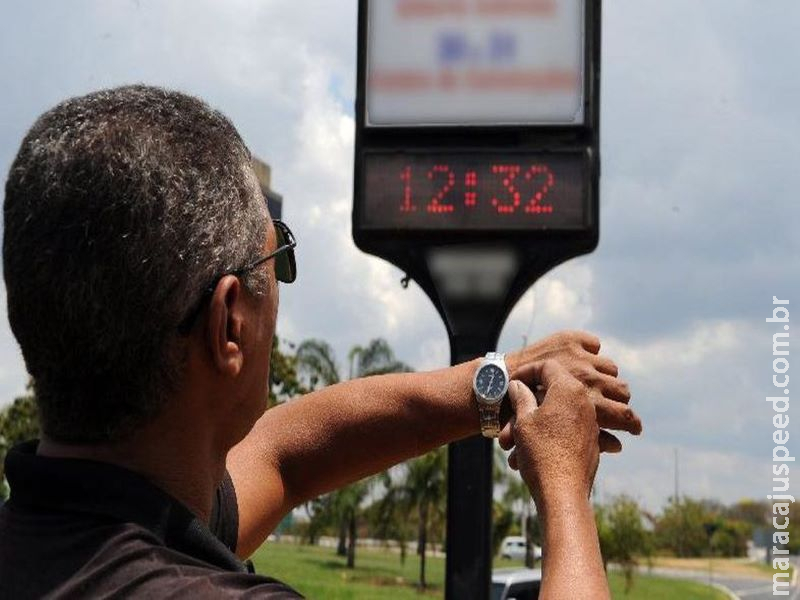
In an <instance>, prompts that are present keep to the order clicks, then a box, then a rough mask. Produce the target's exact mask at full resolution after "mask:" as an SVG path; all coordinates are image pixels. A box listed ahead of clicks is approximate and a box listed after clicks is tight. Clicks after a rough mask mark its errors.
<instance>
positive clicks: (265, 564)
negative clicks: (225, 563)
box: [252, 542, 726, 600]
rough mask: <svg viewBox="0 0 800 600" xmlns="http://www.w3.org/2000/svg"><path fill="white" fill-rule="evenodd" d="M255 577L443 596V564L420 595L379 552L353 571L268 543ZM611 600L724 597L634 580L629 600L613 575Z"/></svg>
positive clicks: (353, 590)
mask: <svg viewBox="0 0 800 600" xmlns="http://www.w3.org/2000/svg"><path fill="white" fill-rule="evenodd" d="M252 558H253V563H254V564H255V566H256V571H257V572H258V573H261V574H264V575H269V576H271V577H275V578H276V579H280V580H281V581H285V582H286V583H288V584H289V585H291V586H293V587H294V588H295V589H297V590H298V591H299V592H301V593H302V594H304V595H305V596H307V597H308V598H310V599H312V600H313V599H321V600H329V599H330V600H351V599H353V600H356V599H359V600H360V599H365V600H373V599H374V600H384V599H386V600H389V599H398V600H404V599H416V600H420V599H421V598H441V597H443V596H444V559H443V558H433V557H429V558H428V560H427V572H428V583H429V588H428V589H427V590H426V591H425V592H424V593H420V592H418V591H417V588H416V581H417V577H418V574H419V560H418V559H417V556H416V555H415V554H413V553H412V554H409V556H408V558H407V559H406V564H405V565H404V566H403V565H401V564H400V556H399V555H398V554H393V553H390V552H386V551H382V550H369V549H364V548H359V549H358V552H357V553H356V568H355V569H354V570H352V571H351V570H348V569H347V568H345V561H344V559H343V558H341V557H338V556H336V553H335V550H334V549H333V548H319V547H316V546H299V545H295V544H277V543H274V542H268V543H266V544H264V545H263V546H262V547H261V548H260V549H259V550H258V551H257V552H256V553H255V554H254V555H253V557H252ZM518 564H519V563H514V562H511V561H502V563H501V562H500V561H498V562H497V564H496V565H495V566H496V567H501V566H517V565H518ZM609 581H610V585H611V592H612V595H613V596H614V597H615V598H624V599H629V600H639V599H642V600H643V599H648V600H668V599H672V598H674V599H681V600H701V599H706V600H724V599H725V598H726V596H725V595H723V594H721V593H720V592H718V591H717V590H713V589H711V588H708V587H706V586H703V585H700V584H696V583H689V582H682V581H674V580H669V579H660V578H656V577H645V576H640V577H637V578H636V580H635V583H634V587H633V590H632V591H631V593H630V594H629V595H627V596H626V595H625V593H624V587H625V586H624V581H623V579H622V577H621V576H620V575H618V574H616V573H611V574H610V576H609Z"/></svg>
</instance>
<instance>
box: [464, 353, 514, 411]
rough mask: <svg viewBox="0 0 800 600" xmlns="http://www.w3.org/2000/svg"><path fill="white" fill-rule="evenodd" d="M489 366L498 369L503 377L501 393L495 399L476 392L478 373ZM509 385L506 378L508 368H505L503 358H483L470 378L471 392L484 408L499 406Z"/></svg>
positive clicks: (507, 377)
mask: <svg viewBox="0 0 800 600" xmlns="http://www.w3.org/2000/svg"><path fill="white" fill-rule="evenodd" d="M489 366H496V367H499V368H500V370H501V371H502V372H503V375H504V376H505V383H504V384H503V391H502V392H501V393H500V395H498V396H497V397H492V398H490V397H488V396H485V395H483V394H482V393H481V392H480V391H478V375H480V372H481V371H483V370H484V369H485V368H486V367H489ZM509 383H511V382H510V381H509V376H508V367H506V361H505V357H503V358H484V359H483V360H482V361H481V364H480V366H479V367H478V368H477V369H476V370H475V374H474V375H473V376H472V391H473V392H474V393H475V399H476V400H477V401H478V402H479V403H480V404H483V405H484V406H494V405H496V404H499V403H500V402H502V401H503V398H505V397H506V394H507V393H508V385H509Z"/></svg>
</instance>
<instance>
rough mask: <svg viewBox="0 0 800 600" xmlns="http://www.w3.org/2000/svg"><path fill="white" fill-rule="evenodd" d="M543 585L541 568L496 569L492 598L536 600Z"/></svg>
mask: <svg viewBox="0 0 800 600" xmlns="http://www.w3.org/2000/svg"><path fill="white" fill-rule="evenodd" d="M541 585H542V570H541V569H495V570H494V571H492V589H491V592H492V593H491V599H492V600H536V599H537V598H538V597H539V588H540V587H541Z"/></svg>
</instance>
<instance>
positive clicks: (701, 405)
mask: <svg viewBox="0 0 800 600" xmlns="http://www.w3.org/2000/svg"><path fill="white" fill-rule="evenodd" d="M797 23H800V4H798V3H797V2H796V1H794V0H772V1H771V2H763V1H762V0H702V2H698V1H697V0H670V2H663V1H662V0H614V1H613V2H607V3H606V6H605V8H604V24H603V26H604V47H603V53H604V57H603V104H602V106H603V112H602V127H603V138H602V157H603V180H602V195H601V203H602V221H601V243H600V247H599V248H598V250H597V251H596V252H595V253H594V254H592V255H591V256H587V257H583V258H580V259H577V260H574V261H571V262H569V263H568V264H565V265H563V266H561V267H560V268H558V269H556V270H554V271H552V272H551V273H550V274H549V275H547V276H546V277H545V278H543V279H542V280H540V281H539V282H538V283H537V284H536V285H535V286H534V287H533V288H532V289H531V290H530V291H529V292H528V294H526V295H525V296H524V297H523V298H522V300H521V301H520V303H519V305H518V306H517V307H516V309H515V310H514V312H513V313H512V315H511V317H510V319H509V321H508V323H507V324H506V327H505V330H504V332H503V335H502V338H501V348H502V349H504V350H510V349H513V348H515V347H518V346H519V345H520V344H521V343H522V340H523V337H524V336H528V337H529V338H530V339H534V338H537V337H541V336H544V335H546V334H548V333H551V332H553V331H556V330H559V329H563V328H586V329H589V330H591V331H594V332H596V333H597V334H598V335H600V336H601V337H602V338H603V340H604V348H605V351H606V352H607V353H608V354H609V355H611V356H612V357H614V358H615V359H616V360H617V362H618V363H619V364H620V365H621V369H622V373H623V376H624V377H625V378H627V379H628V380H629V381H630V383H631V387H632V389H633V391H634V394H635V400H634V401H635V405H636V407H637V409H638V410H639V412H640V413H641V415H642V417H643V419H644V421H645V435H644V436H643V437H641V438H640V439H630V440H627V441H626V442H627V443H626V452H624V453H623V454H622V455H621V456H618V457H612V458H609V459H606V460H605V461H604V464H603V466H602V467H601V471H600V474H599V478H598V489H599V490H600V491H601V493H602V494H603V495H605V496H606V497H610V496H612V495H614V494H618V493H623V492H624V493H628V494H631V495H633V496H634V497H636V498H638V499H640V500H641V501H642V502H644V503H645V504H646V505H647V506H649V507H651V508H654V509H655V508H659V507H660V506H661V505H662V504H663V503H664V501H665V500H666V498H667V497H668V495H670V494H671V493H672V486H673V483H672V480H673V479H672V477H673V454H674V449H675V448H679V452H680V454H679V456H680V466H681V485H682V491H683V492H684V493H688V494H692V495H695V496H703V497H714V498H718V499H721V500H724V501H734V500H737V499H740V498H743V497H763V496H764V495H766V494H767V493H769V489H770V484H771V470H770V462H771V454H770V453H771V446H772V442H771V435H772V429H771V412H770V406H769V405H768V404H766V402H765V400H764V398H765V396H766V395H768V393H769V392H770V387H771V361H772V357H771V352H772V349H771V344H772V338H771V336H772V333H773V331H772V328H771V327H770V326H768V325H767V324H766V323H765V321H764V320H765V318H766V317H767V316H769V314H770V311H771V302H772V296H773V295H775V296H779V297H781V298H785V299H791V301H792V306H794V305H795V303H796V304H798V305H800V278H799V277H798V275H800V242H798V237H797V233H798V227H799V226H800V208H798V205H797V203H796V202H797V197H798V191H797V190H798V189H800V175H799V174H800V167H799V166H798V162H800V116H798V115H799V113H798V110H797V107H798V104H799V103H800V78H798V76H797V68H796V67H797V65H796V64H795V62H796V60H797V58H798V57H800V38H798V37H797V35H796V31H795V30H796V25H797ZM355 24H356V2H355V0H302V1H297V2H288V1H278V0H260V1H258V0H226V1H225V2H214V1H212V0H185V1H178V0H171V1H162V2H156V1H154V0H129V1H128V0H114V1H109V0H102V1H101V0H96V1H89V0H71V1H70V2H63V1H61V0H35V1H31V0H16V1H12V0H0V81H2V82H3V93H2V101H0V170H2V172H3V173H4V175H3V177H4V178H5V173H6V172H7V170H8V167H9V165H10V163H11V161H12V159H13V156H14V154H15V152H16V150H17V148H18V144H19V142H20V140H21V138H22V136H23V135H24V133H25V131H26V130H27V128H28V127H29V126H30V125H31V124H32V122H33V121H34V119H35V118H36V117H37V116H38V115H39V114H40V113H41V112H42V111H44V110H46V109H47V108H49V107H51V106H52V105H53V104H55V103H56V102H58V101H60V100H62V99H64V98H66V97H69V96H72V95H76V94H82V93H86V92H89V91H91V90H94V89H97V88H101V87H107V86H113V85H118V84H123V83H133V82H146V83H151V84H158V85H163V86H167V87H170V88H177V89H180V90H183V91H186V92H189V93H192V94H195V95H198V96H200V97H202V98H204V99H206V100H207V101H209V102H210V103H211V104H212V105H214V106H215V107H217V108H219V109H221V110H222V111H223V112H225V113H226V114H228V115H229V116H230V117H231V118H232V119H233V121H234V122H235V124H236V126H237V127H238V128H239V130H240V131H241V133H242V134H243V136H244V138H245V140H246V141H247V143H248V144H249V146H250V147H251V149H252V150H253V152H254V153H255V154H256V155H258V156H260V157H262V158H263V159H265V160H267V161H268V162H270V163H271V164H272V166H273V170H274V187H275V188H276V189H277V190H278V191H279V192H280V193H282V194H283V195H284V198H285V208H284V210H285V214H284V217H285V219H286V220H287V221H288V222H290V223H291V225H292V227H293V229H294V230H295V231H296V233H297V237H298V239H299V242H300V246H299V248H298V262H299V266H300V273H301V276H300V278H299V280H298V282H297V284H296V285H293V286H287V287H284V288H282V298H281V313H280V318H279V324H278V327H279V330H280V334H281V336H283V337H286V338H289V339H291V340H294V341H299V340H302V339H304V338H307V337H320V338H323V339H326V340H328V341H330V342H331V343H332V344H333V346H334V347H335V348H336V350H337V352H338V353H339V356H340V357H342V358H344V356H345V355H346V352H347V349H348V348H349V347H350V346H352V345H353V344H358V343H363V342H365V341H367V340H369V339H371V338H373V337H376V336H383V337H385V338H387V339H388V340H389V341H390V342H391V344H392V345H393V346H394V348H395V349H396V350H397V353H398V354H399V355H400V357H401V358H403V359H404V360H406V361H407V362H409V363H411V364H412V365H414V366H415V367H417V368H419V369H428V368H434V367H438V366H443V365H446V364H447V363H448V360H449V350H448V343H447V338H446V334H445V329H444V326H443V325H442V324H441V322H440V320H439V317H438V316H437V314H436V312H435V310H434V309H433V307H432V305H431V304H430V302H429V301H428V300H427V298H426V297H425V296H424V294H423V293H422V292H421V291H420V290H419V289H418V288H416V287H415V286H414V285H413V284H412V286H411V287H410V288H409V289H408V290H405V291H404V290H403V289H402V288H401V287H400V283H399V282H400V279H401V277H402V273H400V272H399V271H397V270H396V269H394V268H393V267H391V266H389V265H387V264H385V263H383V262H381V261H380V260H378V259H375V258H372V257H370V256H366V255H364V254H361V253H360V252H359V251H358V250H357V249H356V248H355V247H354V245H353V243H352V241H351V238H350V210H351V201H352V200H351V193H352V155H353V137H354V135H353V134H354V121H353V109H352V107H353V97H354V89H355V84H354V79H355V49H356V38H355ZM1 304H2V311H3V312H4V311H5V301H3V302H2V303H1ZM793 310H797V311H799V312H798V314H800V306H798V308H797V309H793ZM26 377H27V376H26V374H25V369H24V365H23V363H22V361H21V358H20V355H19V351H18V348H17V346H16V343H15V341H14V338H13V336H12V335H11V333H10V331H9V329H8V326H7V323H6V318H5V316H3V317H2V320H1V321H0V404H3V403H5V402H7V401H9V400H10V399H11V398H13V396H14V395H15V394H16V393H18V392H20V391H21V390H22V389H23V388H24V384H25V382H26ZM794 412H795V413H797V409H795V411H794ZM797 418H799V419H800V413H798V417H797ZM792 432H798V433H800V430H799V429H798V428H797V427H793V428H792ZM792 443H793V442H792ZM790 445H791V444H790ZM792 448H793V449H794V450H796V451H800V447H798V446H797V445H796V444H794V445H793V446H792ZM793 490H794V491H795V493H797V492H798V491H800V486H798V484H797V482H795V483H794V485H793Z"/></svg>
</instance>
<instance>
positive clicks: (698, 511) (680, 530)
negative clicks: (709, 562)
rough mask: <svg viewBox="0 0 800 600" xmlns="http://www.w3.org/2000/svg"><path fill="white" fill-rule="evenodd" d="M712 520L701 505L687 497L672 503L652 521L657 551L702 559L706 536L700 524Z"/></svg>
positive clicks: (704, 506) (710, 514)
mask: <svg viewBox="0 0 800 600" xmlns="http://www.w3.org/2000/svg"><path fill="white" fill-rule="evenodd" d="M713 517H714V515H713V514H712V512H711V511H710V510H709V508H708V506H707V505H706V504H705V503H704V502H701V501H697V500H692V499H691V498H681V499H680V500H679V501H678V502H675V501H673V502H672V503H671V504H670V505H669V506H667V507H666V508H665V509H664V513H663V514H662V515H661V517H660V518H659V519H657V521H656V528H655V536H656V543H657V545H658V547H659V548H665V549H668V550H671V551H672V552H673V553H674V554H675V555H676V556H681V557H699V556H705V555H706V554H707V551H708V536H707V535H706V532H705V529H704V527H703V525H704V524H705V523H708V522H709V521H711V520H713Z"/></svg>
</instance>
